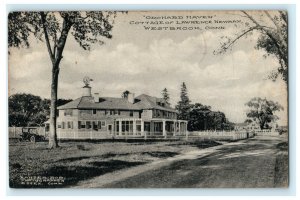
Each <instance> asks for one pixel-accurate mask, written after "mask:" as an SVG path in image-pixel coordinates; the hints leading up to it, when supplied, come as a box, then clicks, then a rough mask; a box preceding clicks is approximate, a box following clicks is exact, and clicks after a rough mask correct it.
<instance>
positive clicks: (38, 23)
mask: <svg viewBox="0 0 300 200" xmlns="http://www.w3.org/2000/svg"><path fill="white" fill-rule="evenodd" d="M116 13H117V12H115V11H108V12H101V11H96V12H93V11H91V12H81V11H80V12H79V11H62V12H11V13H9V15H8V47H9V48H12V47H18V48H19V47H29V46H30V35H32V36H34V37H35V38H36V39H37V40H40V41H43V42H45V43H46V46H47V50H48V54H49V57H50V61H51V64H52V74H51V80H52V81H51V106H50V108H51V109H50V134H49V148H55V147H58V141H57V135H56V117H57V115H56V108H57V88H58V75H59V71H60V62H61V60H62V58H63V51H64V48H65V44H66V41H67V38H68V36H69V35H70V34H71V35H72V36H73V38H74V39H75V41H76V42H77V43H78V44H79V46H80V47H82V48H83V49H84V50H89V49H90V46H91V44H93V43H100V44H103V43H104V42H103V40H102V38H107V39H110V38H112V35H111V30H112V27H113V26H112V24H113V20H114V18H115V16H116ZM100 38H101V39H100ZM9 52H10V49H9Z"/></svg>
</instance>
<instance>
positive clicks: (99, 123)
mask: <svg viewBox="0 0 300 200" xmlns="http://www.w3.org/2000/svg"><path fill="white" fill-rule="evenodd" d="M97 124H98V129H101V128H102V126H101V121H98V123H97Z"/></svg>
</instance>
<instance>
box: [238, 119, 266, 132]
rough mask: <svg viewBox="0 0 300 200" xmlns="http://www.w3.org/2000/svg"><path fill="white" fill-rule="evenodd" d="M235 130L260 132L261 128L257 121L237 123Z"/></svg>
mask: <svg viewBox="0 0 300 200" xmlns="http://www.w3.org/2000/svg"><path fill="white" fill-rule="evenodd" d="M234 130H236V131H241V130H248V131H258V130H260V126H259V124H258V123H257V122H256V121H253V122H251V123H246V122H244V123H236V124H235V125H234Z"/></svg>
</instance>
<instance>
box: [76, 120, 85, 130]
mask: <svg viewBox="0 0 300 200" xmlns="http://www.w3.org/2000/svg"><path fill="white" fill-rule="evenodd" d="M81 128H82V129H85V121H78V129H81Z"/></svg>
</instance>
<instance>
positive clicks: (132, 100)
mask: <svg viewBox="0 0 300 200" xmlns="http://www.w3.org/2000/svg"><path fill="white" fill-rule="evenodd" d="M127 100H128V101H129V102H130V103H134V93H129V94H128V97H127Z"/></svg>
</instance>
